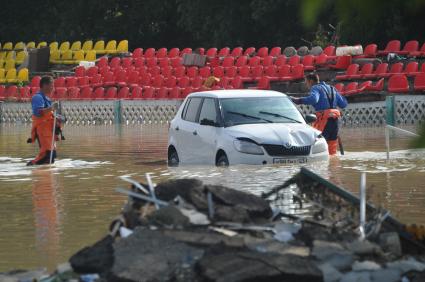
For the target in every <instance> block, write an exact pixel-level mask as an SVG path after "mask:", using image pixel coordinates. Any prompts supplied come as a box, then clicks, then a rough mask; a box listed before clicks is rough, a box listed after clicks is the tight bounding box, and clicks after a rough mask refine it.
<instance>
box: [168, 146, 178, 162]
mask: <svg viewBox="0 0 425 282" xmlns="http://www.w3.org/2000/svg"><path fill="white" fill-rule="evenodd" d="M179 162H180V160H179V155H178V154H177V152H176V150H175V149H171V150H170V152H169V153H168V166H178V165H179Z"/></svg>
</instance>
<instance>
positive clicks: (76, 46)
mask: <svg viewBox="0 0 425 282" xmlns="http://www.w3.org/2000/svg"><path fill="white" fill-rule="evenodd" d="M70 49H71V50H72V51H78V50H81V41H75V42H72V45H71V48H70Z"/></svg>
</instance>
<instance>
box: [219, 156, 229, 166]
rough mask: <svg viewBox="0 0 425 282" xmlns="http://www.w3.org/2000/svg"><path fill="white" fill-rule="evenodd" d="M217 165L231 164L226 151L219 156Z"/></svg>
mask: <svg viewBox="0 0 425 282" xmlns="http://www.w3.org/2000/svg"><path fill="white" fill-rule="evenodd" d="M216 166H229V159H228V158H227V156H226V154H225V153H222V154H221V155H220V156H219V157H218V158H217V162H216Z"/></svg>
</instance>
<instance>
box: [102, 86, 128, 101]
mask: <svg viewBox="0 0 425 282" xmlns="http://www.w3.org/2000/svg"><path fill="white" fill-rule="evenodd" d="M108 91H109V89H108ZM106 95H107V96H108V94H106ZM117 98H118V99H125V100H128V99H130V89H129V88H128V87H122V88H121V89H120V90H119V91H118V94H117Z"/></svg>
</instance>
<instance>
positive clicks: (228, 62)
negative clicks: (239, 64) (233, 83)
mask: <svg viewBox="0 0 425 282" xmlns="http://www.w3.org/2000/svg"><path fill="white" fill-rule="evenodd" d="M234 63H235V58H234V57H225V58H224V59H223V63H222V66H223V67H225V68H228V67H231V66H233V65H234Z"/></svg>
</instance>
